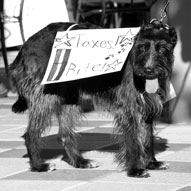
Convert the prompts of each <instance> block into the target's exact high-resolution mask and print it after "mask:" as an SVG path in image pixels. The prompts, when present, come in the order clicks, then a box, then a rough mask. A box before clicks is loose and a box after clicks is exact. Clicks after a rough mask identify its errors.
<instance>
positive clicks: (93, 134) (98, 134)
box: [0, 96, 191, 191]
mask: <svg viewBox="0 0 191 191" xmlns="http://www.w3.org/2000/svg"><path fill="white" fill-rule="evenodd" d="M15 99H16V97H14V96H13V97H8V98H1V99H0V190H1V188H2V190H6V191H37V190H38V191H191V124H173V125H172V124H171V125H169V124H158V125H157V128H156V153H157V159H159V160H162V161H166V162H167V163H169V165H170V168H169V169H168V170H166V171H150V175H151V177H149V178H143V179H138V178H130V177H127V176H126V174H125V172H123V171H121V170H120V168H119V167H118V166H117V164H116V163H114V162H113V159H114V151H115V149H116V145H115V144H114V143H113V140H112V138H111V134H112V130H113V127H112V118H111V117H109V116H106V115H102V114H100V113H96V112H91V113H88V114H87V115H86V119H85V120H84V121H83V122H82V125H81V127H80V128H79V129H78V131H79V133H80V134H81V137H80V138H79V147H80V149H81V150H82V151H83V152H84V155H85V156H87V157H88V158H91V159H94V160H96V161H98V162H99V163H100V167H99V168H96V169H91V170H87V169H86V170H85V169H83V170H80V169H75V168H73V167H71V166H69V165H68V164H67V163H65V162H63V161H61V153H62V147H61V146H60V145H59V144H58V143H57V142H56V133H57V124H56V122H53V128H52V129H51V131H50V132H47V134H46V135H45V137H44V139H45V143H46V144H45V148H44V149H43V152H42V157H43V158H45V159H46V160H48V161H51V162H54V163H56V168H57V170H56V171H53V172H43V173H38V172H31V171H30V169H29V164H28V157H27V152H26V149H25V146H24V142H23V139H22V138H21V136H22V135H23V133H24V131H25V128H26V126H27V114H23V115H18V114H14V113H12V112H11V109H10V105H11V104H12V103H13V102H14V101H15Z"/></svg>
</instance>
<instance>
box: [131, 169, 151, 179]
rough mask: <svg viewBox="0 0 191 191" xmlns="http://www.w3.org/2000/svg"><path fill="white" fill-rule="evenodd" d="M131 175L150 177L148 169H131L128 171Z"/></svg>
mask: <svg viewBox="0 0 191 191" xmlns="http://www.w3.org/2000/svg"><path fill="white" fill-rule="evenodd" d="M127 175H128V176H129V177H135V178H148V177H149V176H150V175H149V173H148V171H147V170H146V169H131V170H129V171H128V172H127Z"/></svg>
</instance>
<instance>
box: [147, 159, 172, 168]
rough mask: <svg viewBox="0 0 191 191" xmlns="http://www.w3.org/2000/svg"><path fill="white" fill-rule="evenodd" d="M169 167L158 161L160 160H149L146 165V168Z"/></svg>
mask: <svg viewBox="0 0 191 191" xmlns="http://www.w3.org/2000/svg"><path fill="white" fill-rule="evenodd" d="M168 168H169V165H168V164H166V163H164V162H160V161H151V162H150V163H149V164H148V165H147V169H149V170H166V169H168Z"/></svg>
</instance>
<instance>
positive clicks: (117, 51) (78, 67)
mask: <svg viewBox="0 0 191 191" xmlns="http://www.w3.org/2000/svg"><path fill="white" fill-rule="evenodd" d="M138 31H139V28H121V29H91V30H90V29H89V30H72V31H63V32H58V33H57V35H56V38H55V41H54V44H53V47H52V52H51V56H50V59H49V63H48V67H47V70H46V73H45V76H44V79H43V81H42V84H49V83H57V82H64V81H71V80H77V79H82V78H87V77H92V76H97V75H102V74H107V73H112V72H117V71H120V70H121V69H122V67H123V64H124V62H125V60H126V58H127V55H128V53H129V51H130V49H131V47H132V45H133V39H134V36H135V35H136V34H137V32H138Z"/></svg>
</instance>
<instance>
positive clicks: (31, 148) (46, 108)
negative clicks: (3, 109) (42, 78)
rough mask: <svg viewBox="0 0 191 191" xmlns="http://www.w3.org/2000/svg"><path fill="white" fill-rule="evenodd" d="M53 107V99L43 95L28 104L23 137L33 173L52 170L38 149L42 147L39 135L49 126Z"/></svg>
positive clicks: (54, 103)
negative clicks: (26, 124)
mask: <svg viewBox="0 0 191 191" xmlns="http://www.w3.org/2000/svg"><path fill="white" fill-rule="evenodd" d="M55 105H56V99H55V97H53V96H52V97H51V96H47V97H46V96H44V95H41V96H38V98H36V99H35V98H33V101H31V103H30V106H29V122H28V127H27V130H26V132H25V134H24V136H23V137H24V139H25V145H26V147H27V151H28V156H29V159H30V165H31V170H33V171H39V172H41V171H49V170H54V169H51V168H52V167H51V166H50V165H49V164H45V163H44V161H43V160H42V159H41V156H40V149H41V147H42V146H43V145H42V144H43V143H42V140H41V135H42V134H43V133H44V131H45V130H46V129H47V128H48V127H50V125H51V114H52V110H55Z"/></svg>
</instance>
